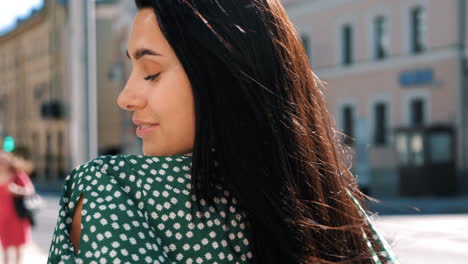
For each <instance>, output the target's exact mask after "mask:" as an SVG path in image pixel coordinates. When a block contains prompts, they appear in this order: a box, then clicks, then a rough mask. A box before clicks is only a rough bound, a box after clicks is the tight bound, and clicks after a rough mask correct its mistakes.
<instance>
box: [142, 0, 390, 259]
mask: <svg viewBox="0 0 468 264" xmlns="http://www.w3.org/2000/svg"><path fill="white" fill-rule="evenodd" d="M135 2H136V5H137V7H138V8H139V9H141V8H152V9H153V10H154V12H155V14H156V16H157V21H158V23H159V26H160V29H161V31H162V32H163V34H164V36H165V37H166V39H167V40H168V42H169V44H170V45H171V46H172V48H173V50H174V51H175V54H176V55H177V57H178V59H179V60H180V62H181V63H182V65H183V67H184V69H185V72H186V73H187V76H188V78H189V80H190V83H191V85H192V89H193V95H194V103H195V118H196V128H195V131H196V132H195V143H194V149H193V157H192V164H193V166H192V179H193V184H192V185H193V188H192V191H193V194H195V195H196V197H197V201H200V199H205V200H206V201H208V202H210V203H211V202H212V197H213V195H214V193H213V192H214V190H216V188H215V187H216V186H219V184H222V185H223V187H224V188H226V189H228V190H230V191H231V192H232V193H233V194H234V195H235V197H236V198H237V200H238V201H239V206H240V208H241V210H242V211H243V213H244V214H245V216H246V219H247V230H248V235H249V240H250V242H251V246H252V255H253V259H252V262H253V263H268V264H271V263H282V264H284V263H314V264H316V263H373V261H372V255H371V252H370V249H369V247H368V246H367V245H366V241H365V238H364V237H363V230H364V232H365V233H366V235H367V237H368V239H369V240H370V241H371V243H372V245H373V247H374V249H376V250H377V251H378V252H380V251H382V250H383V249H382V248H381V247H380V246H379V244H378V243H377V242H376V241H375V239H374V237H373V236H372V232H371V230H370V228H369V226H368V223H367V222H366V220H365V218H364V216H363V215H362V214H360V211H359V209H358V207H357V205H356V204H355V203H354V202H353V200H352V198H351V197H350V195H349V194H351V195H353V196H354V197H355V198H356V199H357V200H358V201H359V202H361V203H362V202H363V201H364V198H365V197H366V196H365V195H364V194H363V193H361V192H360V191H359V189H358V186H357V182H356V179H355V178H354V176H353V175H352V174H351V173H350V171H349V168H348V166H347V164H346V161H347V160H346V157H345V155H344V147H343V144H342V143H341V140H339V139H338V137H337V135H338V132H337V131H336V130H335V125H334V122H333V121H332V118H331V116H330V114H329V112H328V111H327V109H326V105H325V102H324V98H323V94H322V93H321V91H320V88H321V83H320V81H319V80H318V78H316V77H315V75H314V74H313V72H312V70H311V68H310V65H309V62H308V58H307V55H306V53H305V51H304V47H303V46H302V44H301V41H300V37H299V36H298V34H297V32H296V30H295V29H294V26H293V24H292V23H291V22H290V20H289V19H288V17H287V15H286V13H285V11H284V9H283V7H282V5H281V4H280V2H279V0H136V1H135ZM379 258H382V261H384V258H383V257H382V256H379Z"/></svg>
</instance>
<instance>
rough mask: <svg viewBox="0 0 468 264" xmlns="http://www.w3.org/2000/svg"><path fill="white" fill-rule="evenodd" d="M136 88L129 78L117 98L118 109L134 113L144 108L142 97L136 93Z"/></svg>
mask: <svg viewBox="0 0 468 264" xmlns="http://www.w3.org/2000/svg"><path fill="white" fill-rule="evenodd" d="M136 86H137V85H136V84H134V82H133V81H132V77H131V76H130V78H129V79H128V81H127V83H126V84H125V87H124V89H123V90H122V91H121V92H120V94H119V96H118V97H117V104H118V105H119V107H120V108H122V109H124V110H127V111H136V110H138V109H141V108H143V107H144V104H145V99H144V96H142V95H140V94H139V93H138V89H135V87H136Z"/></svg>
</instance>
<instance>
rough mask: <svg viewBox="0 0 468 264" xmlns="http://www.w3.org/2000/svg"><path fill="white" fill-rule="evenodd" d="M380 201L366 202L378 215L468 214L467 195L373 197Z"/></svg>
mask: <svg viewBox="0 0 468 264" xmlns="http://www.w3.org/2000/svg"><path fill="white" fill-rule="evenodd" d="M373 198H376V199H379V200H381V201H382V202H381V203H373V202H368V206H369V209H370V210H371V211H372V212H377V213H378V214H379V215H409V214H414V215H426V214H468V196H459V197H414V198H385V197H373Z"/></svg>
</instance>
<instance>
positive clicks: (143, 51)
mask: <svg viewBox="0 0 468 264" xmlns="http://www.w3.org/2000/svg"><path fill="white" fill-rule="evenodd" d="M145 55H151V56H162V55H161V54H159V53H157V52H156V51H153V50H150V49H145V48H140V49H137V50H136V51H135V52H134V53H133V57H134V58H135V60H138V59H140V58H141V57H143V56H145ZM127 57H128V58H129V59H130V60H131V59H132V58H131V57H130V54H129V53H128V50H127Z"/></svg>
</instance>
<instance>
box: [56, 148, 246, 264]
mask: <svg viewBox="0 0 468 264" xmlns="http://www.w3.org/2000/svg"><path fill="white" fill-rule="evenodd" d="M191 162H192V159H191V155H190V154H183V155H171V156H158V157H150V156H142V155H117V156H101V157H98V158H96V159H93V160H91V161H89V162H87V163H85V164H82V165H80V166H78V167H76V168H75V169H73V170H72V171H71V173H70V174H69V175H68V176H67V178H66V179H65V182H64V186H63V191H62V197H61V199H60V211H59V216H58V220H57V225H56V227H55V231H54V235H53V238H52V244H51V246H50V250H49V257H48V262H47V263H48V264H62V263H63V264H65V263H90V264H97V263H122V264H130V263H152V264H158V263H249V260H251V259H252V253H251V251H250V248H249V246H248V245H249V242H248V239H247V234H246V233H245V232H246V230H245V218H244V216H243V215H242V214H241V213H240V212H238V211H237V208H236V203H237V202H236V199H235V198H234V197H233V196H231V195H230V193H229V192H228V191H225V190H221V189H219V196H218V197H216V199H215V200H214V201H215V205H216V208H214V207H212V206H210V205H209V204H208V203H206V202H205V201H203V200H201V201H200V204H201V213H196V209H198V207H197V204H196V203H195V202H194V197H193V196H191V192H190V188H191V184H190V179H191V175H190V174H189V173H187V172H188V171H189V170H190V167H191V165H192V163H191ZM81 194H83V209H82V224H81V227H82V230H81V239H80V241H81V242H80V249H79V251H78V253H77V254H75V252H74V247H73V244H72V243H71V242H70V239H69V229H70V226H71V222H72V215H73V211H74V207H75V205H76V203H77V202H78V200H79V198H80V196H81ZM228 200H230V201H231V205H230V206H229V207H228V206H227V204H226V203H227V201H228ZM192 209H193V211H192ZM226 224H227V225H226ZM234 234H237V235H234ZM219 243H221V245H222V246H220V245H219Z"/></svg>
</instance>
